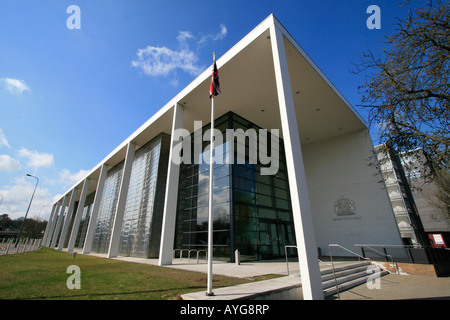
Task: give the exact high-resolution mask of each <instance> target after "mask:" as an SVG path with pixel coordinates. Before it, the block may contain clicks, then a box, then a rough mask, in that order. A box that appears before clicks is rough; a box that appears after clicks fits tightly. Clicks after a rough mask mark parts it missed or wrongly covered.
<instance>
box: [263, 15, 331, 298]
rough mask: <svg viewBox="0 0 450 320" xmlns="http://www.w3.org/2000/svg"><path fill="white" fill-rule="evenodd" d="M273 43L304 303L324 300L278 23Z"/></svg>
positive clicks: (292, 100) (271, 28)
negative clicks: (305, 301)
mask: <svg viewBox="0 0 450 320" xmlns="http://www.w3.org/2000/svg"><path fill="white" fill-rule="evenodd" d="M270 41H271V43H272V53H273V60H274V67H275V79H276V85H277V92H278V103H279V108H280V116H281V127H282V132H283V140H284V146H285V152H286V166H287V170H288V179H289V189H290V194H291V202H292V212H293V218H294V226H295V235H296V240H297V250H298V260H299V264H300V275H301V281H302V290H303V297H304V299H305V300H323V299H324V295H323V288H322V280H321V277H320V268H319V261H318V254H317V245H316V239H315V234H314V226H313V220H312V212H311V206H310V203H309V196H308V186H307V184H306V175H305V168H304V164H303V155H302V149H301V144H300V136H299V131H298V124H297V117H296V112H295V105H294V98H293V95H292V88H291V82H290V78H289V70H288V64H287V58H286V51H285V47H284V40H283V34H282V32H281V31H280V29H279V28H278V26H277V22H276V21H274V24H273V25H272V26H271V27H270Z"/></svg>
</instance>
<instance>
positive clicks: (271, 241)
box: [260, 220, 288, 259]
mask: <svg viewBox="0 0 450 320" xmlns="http://www.w3.org/2000/svg"><path fill="white" fill-rule="evenodd" d="M260 230H261V254H262V259H276V258H281V257H284V247H285V246H286V244H287V242H288V237H287V223H285V222H282V221H277V220H262V221H261V224H260Z"/></svg>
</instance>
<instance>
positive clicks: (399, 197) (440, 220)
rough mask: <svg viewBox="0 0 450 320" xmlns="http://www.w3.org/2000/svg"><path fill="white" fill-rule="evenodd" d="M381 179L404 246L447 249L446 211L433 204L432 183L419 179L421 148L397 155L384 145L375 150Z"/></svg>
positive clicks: (449, 223)
mask: <svg viewBox="0 0 450 320" xmlns="http://www.w3.org/2000/svg"><path fill="white" fill-rule="evenodd" d="M375 150H376V152H377V156H378V161H379V164H380V167H381V170H382V174H383V179H384V182H385V184H386V188H387V190H388V193H389V198H390V199H391V203H392V207H393V210H394V214H395V218H396V220H397V224H398V228H399V231H400V234H401V236H402V240H403V243H404V244H405V245H420V246H430V245H431V246H433V247H444V248H447V247H448V245H449V243H450V218H449V212H448V209H447V211H445V208H444V210H442V209H440V208H438V206H436V205H433V202H436V201H438V200H437V199H435V195H434V192H435V191H436V190H437V189H436V186H435V185H434V184H433V183H429V182H425V181H424V179H423V178H422V177H421V174H420V172H421V170H422V169H423V165H422V164H421V163H420V160H419V159H420V157H417V154H418V153H420V149H417V150H411V151H409V152H403V153H398V152H396V151H395V150H393V149H392V148H389V149H388V148H385V146H384V145H378V146H376V147H375Z"/></svg>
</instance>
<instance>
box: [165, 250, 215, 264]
mask: <svg viewBox="0 0 450 320" xmlns="http://www.w3.org/2000/svg"><path fill="white" fill-rule="evenodd" d="M177 251H180V262H181V261H182V260H183V251H187V252H188V256H187V257H188V263H190V262H191V252H192V251H194V252H196V253H197V264H198V262H199V260H200V258H199V256H200V252H204V253H205V257H206V256H207V254H208V253H207V251H206V250H203V249H200V250H198V249H174V250H173V252H172V254H173V259H175V256H176V252H177Z"/></svg>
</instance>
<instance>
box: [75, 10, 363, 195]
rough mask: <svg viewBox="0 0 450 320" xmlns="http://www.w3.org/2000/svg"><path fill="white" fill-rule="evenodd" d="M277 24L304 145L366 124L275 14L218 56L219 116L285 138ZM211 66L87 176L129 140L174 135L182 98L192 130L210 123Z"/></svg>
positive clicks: (93, 174)
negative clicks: (274, 40) (273, 31)
mask: <svg viewBox="0 0 450 320" xmlns="http://www.w3.org/2000/svg"><path fill="white" fill-rule="evenodd" d="M273 26H274V27H275V28H278V29H279V30H280V31H281V33H282V35H283V42H284V47H285V52H286V60H287V65H288V71H289V78H290V82H291V88H292V96H293V99H294V105H295V111H296V117H297V123H298V129H299V135H300V141H301V144H302V145H304V144H311V143H315V142H318V141H321V140H325V139H329V138H332V137H335V136H338V135H341V134H346V133H350V132H354V131H359V130H362V129H366V128H367V126H366V124H365V122H364V120H363V119H362V117H361V116H360V115H359V114H358V113H357V112H356V110H355V109H354V108H353V107H352V106H351V105H350V104H349V103H348V102H347V100H346V99H345V98H344V97H343V96H342V95H341V94H340V93H339V91H338V90H337V89H336V87H335V86H334V85H333V84H332V83H331V82H330V81H329V80H328V79H327V77H326V76H325V75H324V74H323V73H322V71H321V70H320V69H319V68H318V67H317V65H316V64H315V63H314V62H313V61H312V60H311V59H310V58H309V57H308V55H307V54H306V53H305V52H304V51H303V49H302V48H301V47H300V46H299V45H298V43H297V42H296V41H295V40H294V39H293V38H292V36H291V35H290V34H289V33H288V32H287V30H286V29H285V28H284V27H283V26H282V25H281V24H280V22H279V21H278V20H277V19H276V18H275V17H274V16H273V15H270V16H269V17H267V18H266V19H265V20H264V21H263V22H261V23H260V24H259V25H258V26H257V27H256V28H255V29H254V30H252V31H251V32H250V33H249V34H248V35H247V36H245V37H244V38H243V39H242V40H241V41H239V42H238V43H237V44H236V45H235V46H233V47H232V48H231V49H230V50H229V51H228V52H226V53H225V54H224V55H223V56H221V57H220V58H219V59H218V60H217V67H218V69H219V77H220V83H221V90H222V94H220V95H219V96H217V97H216V98H215V117H216V118H218V117H220V116H221V115H223V114H225V113H227V112H229V111H232V112H234V113H236V114H238V115H240V116H242V117H244V118H246V119H248V120H250V121H252V122H253V123H255V124H256V125H258V126H260V127H262V128H265V129H268V130H271V129H279V130H280V131H279V133H280V137H281V138H282V130H281V120H280V112H279V102H278V93H277V86H276V80H275V71H274V60H273V54H272V44H271V41H270V28H271V27H273ZM211 65H212V64H211ZM211 71H212V68H208V69H207V70H205V71H204V72H203V73H202V74H201V75H199V76H198V77H197V78H196V79H195V80H194V81H193V82H192V83H190V84H189V85H188V86H187V87H186V88H185V89H183V90H182V91H181V92H180V93H179V94H177V95H176V96H175V97H174V98H173V99H171V100H170V101H169V102H168V103H167V104H166V105H165V106H164V107H163V108H162V109H160V110H159V111H158V112H157V113H156V114H155V115H154V116H152V117H151V118H150V119H149V120H148V121H146V122H145V123H144V124H143V125H142V126H141V127H140V128H139V129H138V130H136V131H135V132H134V133H133V134H132V135H131V136H130V137H129V138H128V139H126V140H125V141H123V142H122V143H121V144H120V145H119V146H118V147H117V148H116V149H115V150H113V151H112V152H111V153H110V154H109V155H108V156H107V157H105V158H104V159H103V160H102V161H101V162H100V163H99V164H98V165H97V166H96V167H95V168H93V169H92V170H91V171H90V172H89V173H88V175H87V176H86V178H92V179H97V177H98V175H99V173H100V169H101V167H102V165H103V164H107V165H109V166H114V165H115V164H117V163H119V162H120V161H122V160H123V159H124V158H125V153H126V147H127V144H128V143H129V142H133V143H135V144H136V145H137V148H139V147H140V146H142V145H144V144H145V143H146V142H148V141H150V140H151V139H152V138H154V137H156V136H157V135H158V134H160V133H161V132H164V133H167V134H171V131H172V120H173V107H174V105H176V104H177V103H178V104H181V105H183V106H184V124H183V127H184V128H185V129H187V130H188V131H189V132H193V127H194V121H202V122H203V124H204V125H206V124H208V123H209V122H210V111H211V100H210V99H209V85H210V79H211ZM83 181H84V179H83V180H81V181H80V182H79V183H77V184H76V185H74V186H73V187H72V188H71V189H69V191H68V192H67V193H70V192H71V190H72V189H73V188H74V187H77V188H81V187H82V186H83ZM91 188H95V186H93V187H91ZM93 190H95V189H93ZM93 190H92V191H93ZM90 191H91V190H90Z"/></svg>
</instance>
